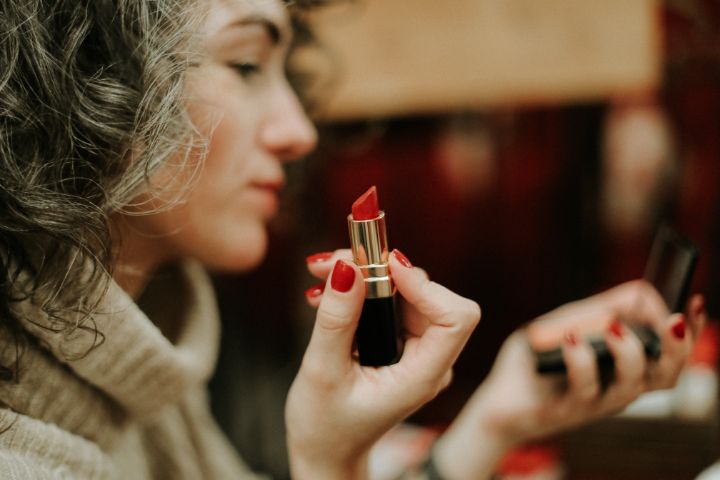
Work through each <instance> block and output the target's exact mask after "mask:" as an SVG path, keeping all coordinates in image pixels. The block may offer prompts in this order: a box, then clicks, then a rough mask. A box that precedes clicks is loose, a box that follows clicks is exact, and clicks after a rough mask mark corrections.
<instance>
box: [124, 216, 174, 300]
mask: <svg viewBox="0 0 720 480" xmlns="http://www.w3.org/2000/svg"><path fill="white" fill-rule="evenodd" d="M116 220H117V221H115V222H114V227H115V228H114V229H113V242H114V244H115V245H117V248H116V251H115V255H114V257H115V258H114V265H115V268H114V270H113V279H114V280H115V282H116V283H117V284H118V285H119V286H120V288H122V289H123V290H124V291H125V292H126V293H127V294H128V295H129V296H130V297H131V298H133V299H135V300H137V299H138V298H139V297H140V295H141V294H142V292H143V291H144V290H145V286H146V285H147V283H148V281H149V280H150V279H151V278H152V276H153V274H154V272H155V271H156V270H157V269H158V268H159V267H160V266H161V265H163V264H165V263H167V262H170V261H172V260H173V259H174V258H175V255H174V253H173V251H172V250H171V249H169V248H168V245H167V242H166V241H164V238H163V237H159V236H155V235H152V234H144V233H143V232H142V231H141V230H139V229H138V226H137V225H134V223H135V222H133V221H132V220H133V219H132V218H128V217H120V218H118V219H116Z"/></svg>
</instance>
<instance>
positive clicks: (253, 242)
mask: <svg viewBox="0 0 720 480" xmlns="http://www.w3.org/2000/svg"><path fill="white" fill-rule="evenodd" d="M236 239H237V240H236ZM224 240H225V241H221V242H219V244H217V245H216V246H215V247H214V248H208V249H207V250H206V251H207V252H209V253H210V255H208V256H203V257H200V258H199V260H200V261H201V262H202V263H204V264H205V266H206V267H208V268H210V269H212V270H216V271H222V272H236V273H242V272H247V271H250V270H253V269H255V268H257V267H258V265H260V264H261V263H262V262H263V260H265V257H266V256H267V249H268V236H267V231H266V230H265V228H264V226H263V228H258V229H252V230H251V231H245V232H243V234H242V235H238V236H237V237H234V238H232V239H230V238H227V239H224Z"/></svg>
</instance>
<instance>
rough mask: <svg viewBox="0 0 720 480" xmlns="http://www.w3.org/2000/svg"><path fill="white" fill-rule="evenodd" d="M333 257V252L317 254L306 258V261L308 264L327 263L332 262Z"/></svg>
mask: <svg viewBox="0 0 720 480" xmlns="http://www.w3.org/2000/svg"><path fill="white" fill-rule="evenodd" d="M332 256H333V252H320V253H316V254H314V255H310V256H308V257H305V261H306V262H307V263H319V262H325V261H327V260H330V257H332Z"/></svg>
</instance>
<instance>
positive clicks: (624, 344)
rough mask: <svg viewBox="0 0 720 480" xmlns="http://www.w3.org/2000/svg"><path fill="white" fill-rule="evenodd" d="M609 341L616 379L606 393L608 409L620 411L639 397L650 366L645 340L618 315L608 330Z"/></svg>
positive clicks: (604, 397)
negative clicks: (641, 339)
mask: <svg viewBox="0 0 720 480" xmlns="http://www.w3.org/2000/svg"><path fill="white" fill-rule="evenodd" d="M605 343H606V344H607V347H608V350H610V353H611V354H612V356H613V359H614V362H615V379H614V381H613V383H612V384H611V385H610V387H609V388H608V389H607V391H606V393H605V395H603V399H602V402H603V405H604V410H605V411H608V412H609V411H613V412H614V411H617V410H620V409H622V408H624V407H625V406H626V405H627V404H628V403H630V402H631V401H633V400H635V399H636V398H637V397H638V395H640V393H641V392H642V391H643V390H644V374H645V368H646V363H647V362H646V359H645V353H644V350H643V346H642V343H641V342H640V340H639V339H638V338H637V336H635V334H634V333H632V331H631V330H630V329H628V328H627V327H626V326H625V325H623V323H622V322H620V321H619V320H618V319H615V320H613V322H612V323H611V324H610V327H609V328H608V330H607V331H606V332H605Z"/></svg>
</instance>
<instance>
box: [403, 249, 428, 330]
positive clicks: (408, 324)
mask: <svg viewBox="0 0 720 480" xmlns="http://www.w3.org/2000/svg"><path fill="white" fill-rule="evenodd" d="M408 263H409V260H408ZM413 269H414V270H415V271H416V273H417V274H418V275H421V276H422V277H423V278H425V279H427V280H429V279H430V277H429V276H428V274H427V272H426V271H425V270H423V269H422V268H420V267H413ZM401 298H402V297H401ZM401 301H402V312H403V315H402V322H403V328H404V330H405V334H406V335H409V336H414V337H421V336H422V335H423V333H425V330H427V327H428V326H429V325H430V322H429V321H428V319H427V318H426V317H425V316H424V315H423V314H422V313H420V312H418V310H417V309H416V308H415V306H414V305H412V304H410V303H408V302H407V301H406V300H405V299H402V300H401Z"/></svg>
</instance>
